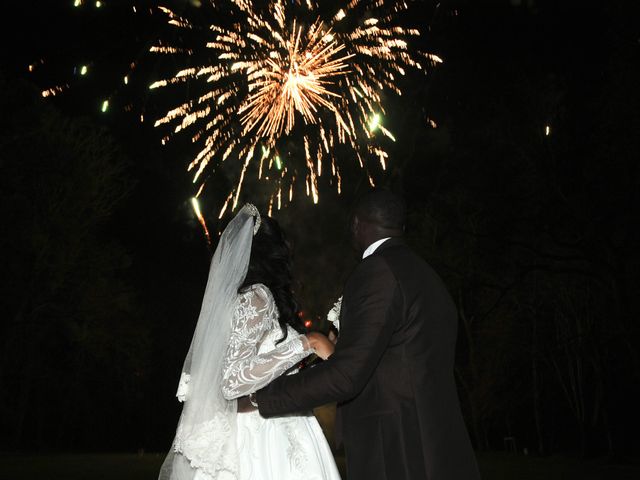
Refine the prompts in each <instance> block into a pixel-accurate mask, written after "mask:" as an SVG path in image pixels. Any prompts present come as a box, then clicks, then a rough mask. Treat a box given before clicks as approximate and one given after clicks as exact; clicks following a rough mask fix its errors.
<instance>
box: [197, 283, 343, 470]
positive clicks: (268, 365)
mask: <svg viewBox="0 0 640 480" xmlns="http://www.w3.org/2000/svg"><path fill="white" fill-rule="evenodd" d="M232 329H233V330H232V333H231V338H230V340H229V346H228V350H227V355H226V358H225V362H224V367H223V382H222V391H223V395H224V396H225V398H227V399H234V398H238V397H241V396H244V395H248V394H249V393H251V392H255V391H257V390H259V389H261V388H262V387H264V386H265V385H267V384H268V383H269V382H271V381H272V380H273V379H274V378H276V377H278V376H280V375H282V374H285V373H286V374H295V373H296V371H297V370H296V369H295V366H296V365H297V364H298V363H299V362H300V361H301V360H302V359H303V358H305V357H307V356H308V355H309V354H310V353H311V352H310V350H309V346H308V343H307V341H306V337H305V336H304V335H300V334H298V333H297V332H296V331H295V330H293V328H291V327H289V330H288V336H287V339H286V340H284V341H283V342H280V343H278V344H276V342H277V341H278V340H279V339H280V338H281V337H282V330H281V328H280V325H279V323H278V311H277V308H276V304H275V300H274V299H273V296H272V294H271V291H270V290H269V289H268V288H267V287H266V286H264V285H261V284H257V285H254V286H252V287H251V288H250V289H249V290H248V291H246V292H244V293H242V294H240V295H239V296H238V300H237V302H236V306H235V313H234V318H233V325H232ZM236 442H237V447H238V449H237V450H238V453H239V470H240V471H239V480H300V479H302V478H304V479H305V480H340V475H339V473H338V469H337V467H336V464H335V461H334V459H333V454H332V453H331V449H330V448H329V445H328V443H327V440H326V438H325V436H324V433H323V432H322V429H321V428H320V425H319V424H318V421H317V420H316V418H315V417H314V416H313V414H312V413H311V412H309V413H308V414H296V415H288V416H285V417H278V418H270V419H265V418H263V417H261V416H260V413H259V412H258V411H254V412H249V413H242V414H238V415H237V439H236ZM209 479H211V477H210V476H209V475H208V474H206V473H205V472H202V471H199V472H198V473H197V474H196V476H195V480H209Z"/></svg>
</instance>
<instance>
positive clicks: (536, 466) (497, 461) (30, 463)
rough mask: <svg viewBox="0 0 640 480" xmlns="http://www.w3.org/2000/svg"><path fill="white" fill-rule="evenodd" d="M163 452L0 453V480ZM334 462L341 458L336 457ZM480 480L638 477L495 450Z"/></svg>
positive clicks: (68, 478) (143, 477) (62, 477)
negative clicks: (143, 453) (137, 453)
mask: <svg viewBox="0 0 640 480" xmlns="http://www.w3.org/2000/svg"><path fill="white" fill-rule="evenodd" d="M163 459H164V454H146V455H144V456H138V455H132V454H83V455H74V454H68V455H29V454H24V455H19V454H0V480H155V479H156V478H157V475H158V470H159V469H160V465H161V464H162V461H163ZM337 460H338V465H339V466H340V467H342V465H343V461H342V459H341V458H338V459H337ZM478 460H479V463H480V470H481V471H482V478H483V480H511V479H513V480H596V479H598V480H600V479H602V480H638V479H640V467H638V466H635V467H632V466H622V465H610V464H607V463H606V462H604V461H601V460H589V461H581V460H577V459H570V458H565V457H548V458H534V457H524V456H521V455H520V456H517V455H507V454H501V453H490V454H481V455H480V456H479V458H478Z"/></svg>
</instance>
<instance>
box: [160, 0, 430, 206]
mask: <svg viewBox="0 0 640 480" xmlns="http://www.w3.org/2000/svg"><path fill="white" fill-rule="evenodd" d="M388 3H389V5H387V4H386V3H385V2H384V1H383V0H373V1H370V0H351V1H350V2H348V3H346V4H345V5H343V6H342V8H339V9H338V10H337V11H334V12H330V13H329V14H327V12H326V8H325V9H322V8H320V6H319V4H316V3H315V2H313V1H312V0H308V1H306V2H305V3H302V2H296V1H294V2H290V3H285V2H283V1H282V0H272V1H270V2H261V3H260V4H258V2H252V1H250V0H223V1H221V2H217V3H216V8H217V9H218V11H223V12H225V17H224V18H231V19H233V20H232V21H231V22H230V24H229V25H227V26H222V25H220V24H212V25H209V26H208V29H209V36H208V37H209V38H208V39H207V42H206V45H205V46H206V51H207V53H208V56H204V55H199V54H197V53H194V52H195V51H196V50H197V48H196V47H197V46H196V45H193V46H190V47H193V48H184V47H182V46H174V45H160V46H154V47H153V48H152V49H151V50H152V51H154V52H158V53H167V54H173V55H177V56H178V57H185V58H186V57H191V58H190V64H194V62H198V61H199V59H200V58H202V59H203V60H202V63H201V64H200V65H197V66H195V67H194V66H191V67H189V68H185V69H183V70H180V71H178V72H177V73H176V74H175V75H174V76H172V77H170V78H167V79H164V80H160V81H157V82H155V83H153V84H152V85H151V88H152V89H156V88H162V87H167V86H169V85H173V84H176V83H183V82H186V81H190V82H191V83H192V84H193V83H194V82H200V83H201V84H202V86H203V88H202V93H201V94H199V95H196V96H194V98H192V99H190V100H189V101H187V102H185V103H183V104H181V105H179V106H177V107H176V108H173V109H172V110H170V111H169V112H167V114H166V115H165V116H164V117H163V118H161V119H159V120H158V121H157V122H156V126H160V125H164V124H169V125H172V126H173V132H174V133H178V132H180V131H182V130H185V129H187V128H192V129H193V130H194V133H193V134H192V139H193V141H194V142H197V143H199V145H200V146H201V149H200V151H199V153H198V154H197V155H196V157H195V158H194V159H193V161H192V162H191V164H190V165H189V171H192V172H193V181H194V183H196V184H198V185H199V186H200V191H202V188H201V187H202V185H203V184H204V183H205V182H206V173H207V172H209V171H210V170H216V169H218V168H224V166H225V163H226V162H229V161H233V162H240V163H241V165H242V168H241V169H240V173H239V174H238V175H237V181H236V183H235V187H234V188H233V190H232V191H231V192H229V194H228V197H227V200H226V202H225V203H224V205H223V206H222V209H221V210H220V217H222V215H224V213H225V211H227V208H228V207H229V204H231V209H232V210H233V208H235V206H236V205H237V204H238V201H239V198H240V194H241V191H242V186H243V183H244V181H245V176H246V174H247V169H248V168H249V166H250V165H251V164H256V166H257V176H258V178H259V179H261V180H264V181H268V182H270V183H271V185H272V186H273V189H272V192H273V193H272V196H271V201H270V206H271V207H272V206H273V204H274V203H275V204H276V205H277V206H278V208H279V207H280V205H281V204H282V200H283V196H284V197H285V198H287V197H288V199H289V201H291V199H292V197H293V192H294V183H295V182H296V180H297V179H298V180H304V182H305V187H306V192H307V195H309V196H310V197H312V198H313V201H314V202H316V203H317V202H318V177H320V176H321V175H323V174H324V173H325V170H326V171H327V173H328V174H329V175H331V177H332V180H333V182H332V183H333V184H334V185H335V186H336V188H337V189H338V191H340V189H341V175H340V171H341V163H340V162H338V159H337V158H336V155H335V150H336V147H337V146H339V145H345V146H347V147H348V148H349V149H350V151H351V152H352V153H353V161H357V162H358V163H359V165H360V167H362V168H363V169H364V170H365V171H366V172H367V173H366V174H367V175H368V178H369V181H370V182H371V183H373V180H372V178H371V176H370V175H369V174H368V168H367V166H368V164H369V162H370V161H372V160H375V161H378V162H380V164H381V166H382V168H383V169H385V168H386V160H387V158H388V155H387V152H386V151H385V150H384V148H383V142H382V141H381V139H380V138H378V137H379V135H380V134H381V135H383V136H386V137H388V138H390V139H391V140H395V138H394V136H393V135H392V133H391V132H390V131H389V130H388V129H386V128H385V127H384V126H383V125H382V122H381V118H382V117H381V115H382V114H383V113H384V112H385V108H384V105H383V104H382V93H383V91H384V90H385V89H386V90H390V91H392V92H394V93H396V94H398V95H400V94H401V90H400V87H399V85H398V80H399V78H400V77H402V76H403V75H405V72H406V70H407V69H408V68H414V69H417V70H422V71H425V67H426V66H427V65H433V64H435V63H439V62H440V61H441V60H440V59H439V58H438V57H437V56H435V55H432V54H425V53H420V52H416V51H411V50H410V48H409V44H408V40H409V39H410V38H411V37H415V36H418V35H420V32H419V31H418V30H416V29H410V28H403V27H401V26H399V25H398V24H397V23H396V19H397V16H398V14H399V13H400V12H402V11H404V10H406V9H407V8H408V6H407V4H406V3H404V2H402V1H401V2H394V1H392V0H389V1H388ZM258 5H260V6H258ZM161 10H162V11H163V12H164V13H165V14H166V15H167V17H168V21H169V23H170V24H171V25H173V26H175V27H177V28H179V29H183V30H185V31H192V30H194V29H196V28H197V27H196V25H194V24H193V23H192V22H191V21H189V19H185V18H182V17H180V16H178V15H177V14H175V13H174V12H173V11H171V10H169V9H167V8H164V7H161ZM212 59H213V61H212ZM291 140H293V141H295V142H299V143H300V144H301V146H302V145H303V146H304V158H293V157H291V156H290V155H289V152H288V151H287V148H286V147H285V143H286V142H287V141H291ZM325 165H328V168H326V167H325ZM269 170H271V173H270V174H269V175H267V174H266V172H267V171H269ZM274 173H275V180H274ZM267 177H269V180H266V178H267ZM271 207H270V208H271Z"/></svg>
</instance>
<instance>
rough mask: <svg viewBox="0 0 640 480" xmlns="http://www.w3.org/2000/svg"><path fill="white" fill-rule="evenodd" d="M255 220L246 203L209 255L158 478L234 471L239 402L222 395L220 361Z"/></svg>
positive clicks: (177, 479) (188, 479)
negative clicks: (178, 407)
mask: <svg viewBox="0 0 640 480" xmlns="http://www.w3.org/2000/svg"><path fill="white" fill-rule="evenodd" d="M259 222H260V216H259V214H258V210H257V209H256V208H255V207H254V206H253V205H250V204H248V205H245V206H244V207H243V208H242V209H241V210H240V211H239V212H238V214H237V215H236V216H235V217H234V218H233V219H232V220H231V222H230V223H229V224H228V225H227V227H226V228H225V230H224V232H223V233H222V235H221V237H220V241H219V243H218V247H217V248H216V251H215V253H214V255H213V259H212V261H211V267H210V269H209V279H208V281H207V287H206V289H205V293H204V299H203V301H202V307H201V310H200V315H199V317H198V323H197V325H196V329H195V332H194V334H193V338H192V340H191V346H190V348H189V353H188V354H187V357H186V359H185V361H184V367H183V368H182V375H181V378H180V384H179V387H178V393H177V396H178V399H180V400H181V401H184V406H183V407H182V414H181V416H180V420H179V422H178V428H177V430H176V434H175V438H174V441H173V445H172V449H171V451H170V452H169V454H168V455H167V457H166V459H165V461H164V463H163V465H162V468H161V469H160V475H159V480H192V479H193V478H194V476H195V475H196V473H197V471H198V470H200V471H201V472H202V473H205V474H206V475H208V476H209V477H211V478H214V479H219V480H223V479H224V480H227V479H229V480H230V479H235V478H237V476H238V455H237V451H236V414H237V413H236V411H237V406H236V401H235V400H231V401H229V400H226V399H225V398H224V397H223V396H222V388H221V381H222V364H223V358H224V355H225V353H226V349H227V345H228V340H229V336H230V334H231V322H232V319H233V313H234V312H233V309H234V303H235V301H236V298H237V295H238V289H239V288H240V286H241V285H242V282H243V281H244V279H245V277H246V274H247V268H248V266H249V258H250V256H251V244H252V240H253V235H254V233H255V232H256V231H257V229H258V227H259V226H260V223H259ZM204 478H206V477H204Z"/></svg>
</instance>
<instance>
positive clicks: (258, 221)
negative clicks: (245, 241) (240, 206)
mask: <svg viewBox="0 0 640 480" xmlns="http://www.w3.org/2000/svg"><path fill="white" fill-rule="evenodd" d="M244 208H246V209H247V211H248V212H249V213H250V214H251V215H253V216H254V217H255V219H256V220H255V224H254V226H253V234H254V235H255V234H256V233H258V230H259V229H260V224H261V223H262V219H261V218H260V212H259V211H258V207H256V206H255V205H254V204H253V203H246V204H245V206H244Z"/></svg>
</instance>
